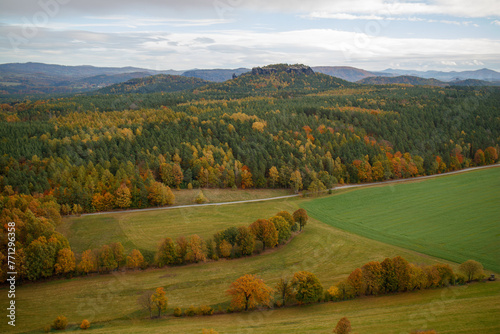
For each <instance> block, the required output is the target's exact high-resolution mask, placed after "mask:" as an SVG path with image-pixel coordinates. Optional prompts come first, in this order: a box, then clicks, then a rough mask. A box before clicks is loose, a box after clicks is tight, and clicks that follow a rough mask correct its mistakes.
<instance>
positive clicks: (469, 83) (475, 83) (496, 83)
mask: <svg viewBox="0 0 500 334" xmlns="http://www.w3.org/2000/svg"><path fill="white" fill-rule="evenodd" d="M449 84H450V86H472V87H482V86H500V81H485V80H476V79H465V80H455V81H451V82H450V83H449Z"/></svg>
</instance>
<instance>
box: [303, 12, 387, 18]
mask: <svg viewBox="0 0 500 334" xmlns="http://www.w3.org/2000/svg"><path fill="white" fill-rule="evenodd" d="M303 17H307V18H314V19H337V20H383V19H384V17H383V16H377V15H353V14H346V13H325V12H312V13H309V14H308V15H304V16H303Z"/></svg>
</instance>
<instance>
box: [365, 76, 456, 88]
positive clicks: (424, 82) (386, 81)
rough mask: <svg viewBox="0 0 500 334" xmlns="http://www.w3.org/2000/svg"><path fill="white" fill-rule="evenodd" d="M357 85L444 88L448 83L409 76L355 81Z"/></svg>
mask: <svg viewBox="0 0 500 334" xmlns="http://www.w3.org/2000/svg"><path fill="white" fill-rule="evenodd" d="M357 83H358V84H363V85H393V84H406V85H414V86H437V87H446V86H448V83H446V82H442V81H439V80H436V79H424V78H419V77H414V76H410V75H402V76H398V77H380V76H379V77H368V78H364V79H361V80H359V81H357Z"/></svg>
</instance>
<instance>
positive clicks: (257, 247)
mask: <svg viewBox="0 0 500 334" xmlns="http://www.w3.org/2000/svg"><path fill="white" fill-rule="evenodd" d="M263 250H264V244H263V243H262V241H260V240H255V247H254V250H253V252H254V253H255V254H260V253H262V251H263Z"/></svg>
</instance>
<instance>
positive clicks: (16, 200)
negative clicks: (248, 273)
mask: <svg viewBox="0 0 500 334" xmlns="http://www.w3.org/2000/svg"><path fill="white" fill-rule="evenodd" d="M0 205H1V208H2V210H1V215H0V223H1V224H2V226H5V227H6V229H7V228H8V227H9V226H10V225H9V223H10V224H12V223H14V224H15V238H14V237H13V238H12V240H13V243H14V244H15V252H16V258H15V263H16V271H17V279H18V281H22V280H30V281H36V280H39V279H45V278H50V277H52V276H62V277H70V276H73V275H75V274H88V273H94V272H99V273H108V272H111V271H114V270H120V269H123V268H128V269H138V268H142V269H144V268H146V267H148V266H156V267H160V268H161V267H164V266H166V265H170V266H171V265H183V264H186V263H197V262H204V261H207V260H213V261H217V260H218V259H219V258H238V257H242V256H249V255H252V254H259V253H261V252H262V251H264V250H265V249H266V248H268V249H269V248H274V247H276V246H278V245H282V244H284V243H286V242H287V241H288V240H289V239H290V238H291V237H292V234H293V232H296V231H298V230H299V229H300V230H302V229H303V227H304V226H305V225H306V224H307V220H308V216H307V213H306V211H305V210H304V209H298V210H297V211H295V212H294V213H293V215H292V214H290V213H288V212H286V211H280V212H278V213H277V214H276V215H275V216H273V217H271V218H270V219H258V220H257V221H255V222H254V223H252V224H251V225H250V226H240V227H230V228H227V229H226V230H224V231H220V232H217V233H215V234H214V236H213V237H212V238H210V239H208V240H206V241H204V240H203V239H202V238H201V237H199V236H198V235H192V236H190V237H189V238H186V237H184V236H180V237H179V238H177V240H176V241H175V242H174V241H173V240H172V239H171V238H168V237H167V238H165V239H164V240H163V241H162V242H161V244H160V245H159V247H158V251H157V253H156V254H154V255H152V254H149V253H148V254H144V255H143V254H142V253H141V251H140V250H138V249H133V250H131V251H130V252H129V253H128V254H126V253H125V249H124V247H123V245H122V244H121V243H120V242H114V243H112V244H109V245H103V246H102V247H101V248H99V249H88V250H86V251H84V252H83V253H82V254H76V255H75V254H74V252H73V251H72V250H71V246H70V244H69V242H68V240H67V239H66V237H65V236H63V235H62V234H60V233H58V232H56V231H55V227H56V226H57V225H58V224H59V223H61V215H60V213H59V211H60V209H59V207H60V205H59V204H58V203H57V202H56V200H55V199H54V198H53V197H51V196H38V197H33V196H31V195H20V194H2V195H0ZM9 241H11V240H10V238H9V237H8V234H7V233H5V235H4V237H3V238H2V239H1V241H0V246H1V247H4V249H7V247H8V243H9ZM9 247H10V246H9ZM7 264H8V258H7V256H6V255H5V254H3V253H0V282H5V280H6V279H7V272H8V271H9V270H8V269H7Z"/></svg>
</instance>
